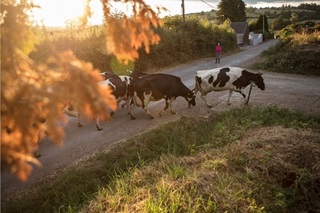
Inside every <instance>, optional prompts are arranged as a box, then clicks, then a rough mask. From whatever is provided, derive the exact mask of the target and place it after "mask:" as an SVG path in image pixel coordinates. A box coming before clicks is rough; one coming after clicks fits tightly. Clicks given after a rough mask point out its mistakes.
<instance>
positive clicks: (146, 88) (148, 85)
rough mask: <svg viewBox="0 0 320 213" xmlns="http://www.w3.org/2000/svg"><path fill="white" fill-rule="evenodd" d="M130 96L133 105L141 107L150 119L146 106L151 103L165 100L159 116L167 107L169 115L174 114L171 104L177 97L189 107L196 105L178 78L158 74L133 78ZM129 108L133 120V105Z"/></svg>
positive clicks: (188, 90) (193, 98)
mask: <svg viewBox="0 0 320 213" xmlns="http://www.w3.org/2000/svg"><path fill="white" fill-rule="evenodd" d="M130 94H131V97H132V98H133V102H134V104H135V105H137V106H139V107H142V108H143V109H144V110H145V112H146V113H147V114H148V116H149V117H150V118H151V119H152V118H153V116H152V115H151V114H150V112H149V110H148V104H149V102H151V101H159V100H161V99H164V100H165V103H166V105H165V107H164V109H163V110H162V111H160V113H159V115H160V116H161V114H162V113H163V112H164V111H165V110H166V109H167V108H168V107H170V111H171V113H172V114H175V112H174V111H173V109H172V102H173V101H174V100H175V99H176V98H177V97H179V96H182V97H184V98H185V99H186V100H187V101H188V104H189V107H190V105H193V106H195V105H196V103H195V95H194V93H193V92H192V91H191V90H190V89H188V88H187V87H186V86H185V85H184V84H183V83H182V81H181V79H180V78H179V77H177V76H173V75H168V74H160V73H159V74H151V75H145V76H141V77H138V78H134V79H133V80H132V88H131V92H130ZM129 108H130V109H129V115H130V117H131V119H135V117H134V116H133V115H132V110H133V105H132V104H131V105H130V107H129Z"/></svg>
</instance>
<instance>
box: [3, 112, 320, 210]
mask: <svg viewBox="0 0 320 213" xmlns="http://www.w3.org/2000/svg"><path fill="white" fill-rule="evenodd" d="M319 126H320V117H317V118H311V117H306V116H304V115H302V114H299V113H293V112H290V111H288V110H285V109H280V108H277V107H267V108H252V109H245V110H243V109H234V110H232V111H228V112H224V113H222V114H220V115H219V116H217V117H210V118H208V119H205V118H192V119H190V118H181V119H180V120H179V121H176V122H172V123H169V124H165V125H163V126H161V127H159V128H157V129H153V130H151V131H149V132H147V133H145V134H143V135H140V136H137V137H134V138H132V139H130V140H128V141H126V142H123V143H120V144H118V145H117V146H115V147H114V148H112V150H110V151H109V152H107V153H101V154H99V155H97V156H94V157H92V158H90V159H88V160H86V161H84V162H83V163H81V164H79V165H77V166H75V167H72V168H69V169H67V170H66V171H64V172H63V173H61V174H60V175H58V176H57V177H56V178H55V179H54V180H50V181H47V182H45V183H42V184H39V185H38V186H37V187H36V188H34V189H32V190H29V191H27V192H24V193H22V194H20V195H19V196H16V197H13V198H11V199H9V200H7V201H4V202H2V206H1V212H79V211H81V212H224V211H228V212H299V211H304V210H319V209H320V206H319V203H320V198H319V197H320V196H319V193H320V164H319V159H318V157H319V156H320V148H319V147H320V146H319V143H320V142H319V138H320V133H319Z"/></svg>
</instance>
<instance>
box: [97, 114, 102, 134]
mask: <svg viewBox="0 0 320 213" xmlns="http://www.w3.org/2000/svg"><path fill="white" fill-rule="evenodd" d="M96 128H97V130H98V131H101V130H102V127H101V126H100V121H99V119H98V118H97V117H96Z"/></svg>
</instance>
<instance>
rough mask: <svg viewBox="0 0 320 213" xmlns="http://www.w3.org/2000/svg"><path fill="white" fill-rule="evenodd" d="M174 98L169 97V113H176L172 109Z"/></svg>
mask: <svg viewBox="0 0 320 213" xmlns="http://www.w3.org/2000/svg"><path fill="white" fill-rule="evenodd" d="M174 100H175V98H171V99H170V101H169V107H170V111H171V114H176V112H175V111H174V110H173V109H172V102H173V101H174Z"/></svg>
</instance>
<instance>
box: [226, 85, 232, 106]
mask: <svg viewBox="0 0 320 213" xmlns="http://www.w3.org/2000/svg"><path fill="white" fill-rule="evenodd" d="M232 93H233V90H231V89H230V90H229V95H228V100H227V103H228V105H230V104H231V103H230V97H231V95H232Z"/></svg>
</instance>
